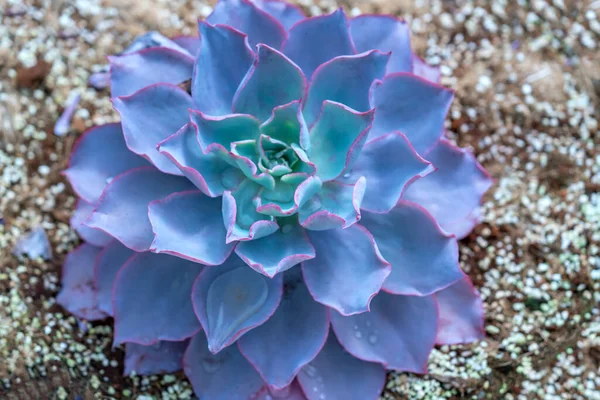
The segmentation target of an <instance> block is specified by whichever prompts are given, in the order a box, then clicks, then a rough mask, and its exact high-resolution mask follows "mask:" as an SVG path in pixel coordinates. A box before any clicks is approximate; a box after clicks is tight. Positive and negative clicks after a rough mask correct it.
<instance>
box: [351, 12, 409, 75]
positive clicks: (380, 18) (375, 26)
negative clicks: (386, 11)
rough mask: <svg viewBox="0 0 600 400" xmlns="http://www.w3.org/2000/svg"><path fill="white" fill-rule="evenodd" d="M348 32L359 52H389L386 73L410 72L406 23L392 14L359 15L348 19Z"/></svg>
mask: <svg viewBox="0 0 600 400" xmlns="http://www.w3.org/2000/svg"><path fill="white" fill-rule="evenodd" d="M350 33H351V35H352V40H353V41H354V45H355V46H356V50H357V51H359V52H363V51H368V50H371V49H378V50H381V51H384V52H391V57H390V61H389V63H388V64H387V71H386V74H391V73H393V72H412V70H413V59H412V51H411V49H410V30H409V27H408V24H407V23H406V22H405V21H402V20H400V19H398V18H396V17H394V16H392V15H370V14H365V15H359V16H358V17H355V18H352V19H351V20H350Z"/></svg>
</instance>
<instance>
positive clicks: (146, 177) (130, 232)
mask: <svg viewBox="0 0 600 400" xmlns="http://www.w3.org/2000/svg"><path fill="white" fill-rule="evenodd" d="M193 189H194V186H193V185H192V184H191V183H190V181H188V180H187V179H185V178H181V177H177V176H172V175H167V174H163V173H161V172H160V171H159V170H157V169H155V168H154V167H139V168H135V169H131V170H129V171H127V172H125V173H123V174H121V175H119V176H117V177H116V178H114V179H113V180H112V181H111V182H110V184H109V185H108V186H107V187H106V189H105V190H104V192H103V193H102V196H101V197H100V200H99V201H98V206H97V208H96V209H95V210H94V212H93V213H92V215H90V217H89V219H88V220H87V222H86V224H87V226H89V227H90V228H96V229H100V230H102V231H104V232H106V233H108V234H110V235H111V236H113V237H114V238H117V239H119V240H120V241H121V243H123V244H124V245H125V246H127V247H129V248H130V249H132V250H135V251H146V250H148V248H149V247H150V244H151V243H152V240H153V239H154V234H153V233H152V225H151V224H150V220H149V219H148V203H150V202H151V201H153V200H158V199H162V198H164V197H166V196H168V195H169V194H171V193H175V192H183V191H186V190H193Z"/></svg>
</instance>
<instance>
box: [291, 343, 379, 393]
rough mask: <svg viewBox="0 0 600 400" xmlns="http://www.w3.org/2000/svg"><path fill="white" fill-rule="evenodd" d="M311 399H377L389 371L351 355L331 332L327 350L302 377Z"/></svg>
mask: <svg viewBox="0 0 600 400" xmlns="http://www.w3.org/2000/svg"><path fill="white" fill-rule="evenodd" d="M298 382H299V383H300V386H301V387H302V389H303V391H304V394H305V396H306V398H307V399H308V400H323V399H360V400H377V399H378V398H379V396H380V395H381V391H382V390H383V385H384V384H385V369H384V368H383V367H382V366H381V365H379V364H375V363H370V362H366V361H362V360H359V359H358V358H355V357H353V356H352V355H350V354H348V352H347V351H346V350H344V348H343V347H342V346H341V345H340V343H339V342H338V341H337V339H336V337H335V335H334V334H333V332H331V333H329V337H328V338H327V342H326V343H325V346H324V347H323V350H321V352H320V353H319V354H318V355H317V357H316V358H315V359H314V360H313V361H312V362H311V363H310V364H308V365H306V366H305V367H304V368H302V370H301V371H300V373H299V374H298Z"/></svg>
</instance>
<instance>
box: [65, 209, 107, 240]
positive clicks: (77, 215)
mask: <svg viewBox="0 0 600 400" xmlns="http://www.w3.org/2000/svg"><path fill="white" fill-rule="evenodd" d="M94 208H95V207H94V206H93V205H92V204H90V203H88V202H87V201H85V200H83V199H79V200H77V205H76V206H75V211H74V212H73V215H72V216H71V219H70V221H69V223H70V224H71V227H72V228H73V229H75V231H76V232H77V233H78V234H79V236H80V237H81V238H82V239H83V240H84V241H86V242H87V243H89V244H91V245H93V246H97V247H104V246H106V245H107V244H108V243H109V242H110V241H111V240H113V238H112V236H110V235H109V234H107V233H105V232H102V231H101V230H98V229H92V228H90V227H88V226H87V225H84V222H85V221H86V220H87V219H88V218H89V216H90V215H91V214H92V211H94Z"/></svg>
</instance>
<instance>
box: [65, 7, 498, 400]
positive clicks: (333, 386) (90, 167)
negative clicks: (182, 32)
mask: <svg viewBox="0 0 600 400" xmlns="http://www.w3.org/2000/svg"><path fill="white" fill-rule="evenodd" d="M199 34H200V39H198V38H193V37H178V38H174V39H173V40H169V39H166V38H162V37H161V40H160V41H156V45H157V46H158V47H147V46H145V47H146V48H142V49H140V50H138V51H131V52H126V53H124V54H122V55H119V56H115V57H111V58H110V63H111V72H110V76H111V92H112V96H113V104H114V107H115V109H116V110H117V111H118V113H119V114H120V116H121V123H120V124H107V125H102V126H100V127H96V128H93V129H91V130H89V131H88V132H86V133H85V134H84V135H83V136H82V137H81V138H80V139H79V141H78V143H77V146H76V147H75V149H74V151H73V154H72V157H71V160H70V163H69V168H68V169H67V171H66V172H65V174H66V176H67V177H68V179H69V180H70V182H71V184H72V186H73V188H74V190H75V191H76V193H77V194H78V195H79V197H80V199H79V201H78V203H77V209H76V211H75V214H74V216H73V218H72V221H71V222H72V225H73V227H74V228H75V229H76V230H77V231H78V232H79V234H80V236H81V237H82V238H83V239H84V240H85V242H86V243H84V244H82V245H81V246H80V247H79V248H77V249H76V250H74V251H73V252H72V253H71V254H70V255H69V256H68V257H67V260H66V263H65V266H64V269H63V290H62V291H61V293H60V294H59V298H58V301H59V303H60V304H62V305H63V306H64V307H65V308H66V309H68V310H69V311H70V312H72V313H74V314H75V315H76V316H78V317H80V318H84V319H89V320H94V319H101V318H105V317H107V316H112V317H114V319H115V338H114V342H115V345H118V344H122V343H125V344H126V354H127V356H126V372H130V371H132V370H136V371H137V372H138V373H144V374H150V373H159V372H173V371H175V370H177V369H179V368H181V367H183V368H184V369H185V372H186V374H187V376H188V377H189V379H190V381H191V382H192V384H193V386H194V390H195V391H196V394H197V395H198V396H199V397H200V398H202V399H207V400H210V399H223V398H227V399H267V398H270V397H269V396H273V395H276V396H277V398H287V399H309V400H317V399H322V398H328V399H342V398H343V399H360V400H365V399H367V400H368V399H375V398H377V397H378V395H379V394H380V392H381V389H382V386H383V384H384V381H385V372H386V370H399V371H412V372H417V373H423V372H426V363H427V359H428V355H429V352H430V351H431V349H432V348H433V346H434V345H435V344H454V343H465V342H470V341H473V340H477V339H478V338H480V337H481V336H482V321H483V319H482V318H483V315H482V304H481V300H480V299H479V296H478V294H477V293H476V291H475V290H474V288H473V285H472V284H471V282H470V280H469V278H468V277H466V276H465V275H464V274H463V273H462V271H461V270H460V267H459V265H458V246H457V237H459V238H460V237H464V236H465V235H467V234H468V233H469V232H470V231H471V230H472V228H473V226H474V225H475V224H476V223H477V209H478V205H479V203H480V199H481V196H482V195H483V193H484V192H485V191H486V190H487V189H488V187H489V186H490V183H491V182H490V178H489V177H488V176H487V174H486V173H485V171H484V170H483V169H482V167H481V166H480V165H479V164H478V163H477V162H476V160H475V158H474V157H473V156H472V155H471V154H470V153H468V152H466V151H464V150H462V149H459V148H457V147H456V146H454V145H453V144H451V143H450V142H449V141H447V140H446V139H444V138H443V137H444V119H445V117H446V114H447V111H448V108H449V106H450V102H451V100H452V97H453V96H452V95H453V94H452V92H451V91H449V90H448V89H445V88H444V87H442V86H439V85H438V84H437V80H438V79H439V72H438V70H437V69H436V68H433V67H430V66H428V65H427V64H425V63H424V62H423V61H422V60H421V59H420V58H418V57H417V56H415V55H414V54H413V53H412V51H411V49H410V35H409V32H408V27H407V25H406V24H405V23H404V22H403V21H400V20H398V19H396V18H393V17H390V16H376V15H366V16H359V17H356V18H352V19H348V18H347V17H346V15H345V14H344V12H343V11H342V10H338V11H336V12H333V13H332V14H329V15H324V16H319V17H313V18H306V17H305V16H304V14H303V13H302V12H301V11H300V9H299V8H296V7H294V6H292V5H289V4H287V3H283V2H280V1H277V0H255V1H254V2H249V1H247V0H222V1H221V2H220V3H218V4H217V5H216V7H215V10H214V12H213V14H211V15H210V16H209V17H208V18H207V19H206V21H200V23H199ZM148 43H151V44H152V43H154V42H152V41H150V42H148ZM182 360H183V361H182Z"/></svg>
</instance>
